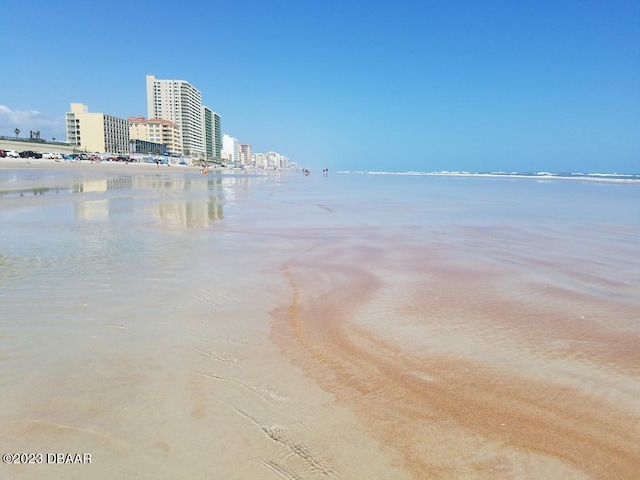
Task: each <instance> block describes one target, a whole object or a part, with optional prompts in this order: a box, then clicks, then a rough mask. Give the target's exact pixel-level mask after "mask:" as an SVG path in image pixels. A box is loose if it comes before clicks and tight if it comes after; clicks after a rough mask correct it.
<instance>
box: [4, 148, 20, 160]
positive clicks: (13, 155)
mask: <svg viewBox="0 0 640 480" xmlns="http://www.w3.org/2000/svg"><path fill="white" fill-rule="evenodd" d="M6 153H7V157H8V158H20V154H19V153H18V152H17V151H15V150H7V151H6Z"/></svg>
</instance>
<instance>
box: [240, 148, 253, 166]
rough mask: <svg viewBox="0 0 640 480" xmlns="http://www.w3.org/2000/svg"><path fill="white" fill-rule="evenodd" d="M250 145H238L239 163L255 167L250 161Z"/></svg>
mask: <svg viewBox="0 0 640 480" xmlns="http://www.w3.org/2000/svg"><path fill="white" fill-rule="evenodd" d="M252 156H253V155H252V153H251V145H249V144H248V143H241V144H240V163H241V164H242V165H246V166H255V165H254V164H253V161H252Z"/></svg>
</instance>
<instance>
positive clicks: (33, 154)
mask: <svg viewBox="0 0 640 480" xmlns="http://www.w3.org/2000/svg"><path fill="white" fill-rule="evenodd" d="M18 155H19V156H20V157H21V158H42V154H41V153H38V152H34V151H32V150H25V151H24V152H20V153H19V154H18Z"/></svg>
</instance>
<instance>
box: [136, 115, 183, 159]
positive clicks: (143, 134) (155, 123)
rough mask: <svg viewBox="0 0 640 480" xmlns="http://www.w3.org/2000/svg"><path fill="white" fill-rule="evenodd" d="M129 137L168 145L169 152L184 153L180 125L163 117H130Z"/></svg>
mask: <svg viewBox="0 0 640 480" xmlns="http://www.w3.org/2000/svg"><path fill="white" fill-rule="evenodd" d="M128 121H129V137H130V138H131V139H136V140H144V141H146V142H153V143H161V144H164V145H166V146H167V153H169V154H172V153H178V154H181V153H182V134H181V132H180V127H179V126H178V125H176V124H175V123H173V122H171V121H169V120H165V119H163V118H152V119H149V120H147V119H146V118H144V117H129V118H128Z"/></svg>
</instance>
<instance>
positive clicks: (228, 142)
mask: <svg viewBox="0 0 640 480" xmlns="http://www.w3.org/2000/svg"><path fill="white" fill-rule="evenodd" d="M222 152H223V153H225V154H226V155H224V156H225V157H226V158H227V159H229V161H230V162H232V163H233V164H238V163H240V143H239V142H238V139H237V138H234V137H232V136H230V135H223V136H222Z"/></svg>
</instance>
